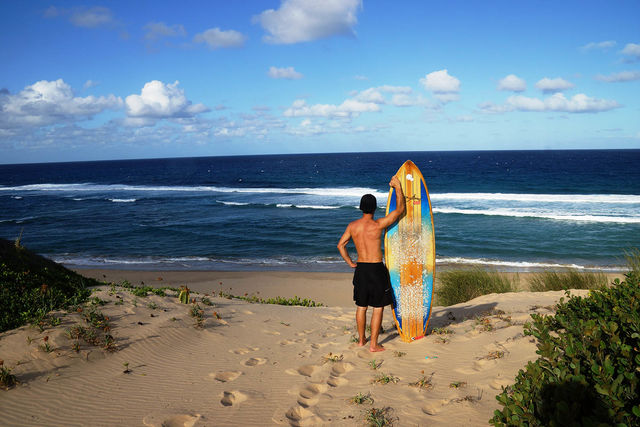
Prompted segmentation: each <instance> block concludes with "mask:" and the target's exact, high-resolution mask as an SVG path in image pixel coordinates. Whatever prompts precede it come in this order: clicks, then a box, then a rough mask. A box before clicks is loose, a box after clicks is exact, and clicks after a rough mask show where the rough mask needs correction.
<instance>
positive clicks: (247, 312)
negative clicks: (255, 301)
mask: <svg viewBox="0 0 640 427" xmlns="http://www.w3.org/2000/svg"><path fill="white" fill-rule="evenodd" d="M242 312H243V313H244V314H255V313H254V312H253V311H251V310H242Z"/></svg>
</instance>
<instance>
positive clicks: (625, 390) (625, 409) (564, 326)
mask: <svg viewBox="0 0 640 427" xmlns="http://www.w3.org/2000/svg"><path fill="white" fill-rule="evenodd" d="M567 295H569V294H568V293H567ZM532 318H533V323H532V324H527V325H525V335H533V336H534V337H536V338H537V340H538V343H537V347H538V350H537V353H538V354H539V355H540V357H539V358H538V359H537V360H536V361H534V362H529V363H528V364H527V366H526V367H525V368H524V369H522V370H520V371H519V373H518V375H517V377H516V382H515V384H514V385H512V386H509V387H507V388H506V389H504V391H503V392H502V393H501V394H499V395H498V396H496V399H497V400H498V402H500V404H501V405H502V406H503V408H502V410H496V411H495V414H494V417H493V418H492V419H491V420H490V422H491V423H493V424H494V425H530V426H573V425H576V426H578V425H592V426H596V425H628V426H630V425H638V420H640V271H637V270H633V269H632V270H631V271H630V272H629V273H628V274H627V275H626V280H625V281H623V282H620V281H619V280H617V279H616V281H615V282H614V283H613V286H612V287H611V288H603V289H600V290H596V291H592V292H591V293H590V295H589V296H588V297H585V298H582V297H570V298H569V299H568V300H567V301H566V302H565V301H564V300H560V303H559V304H558V309H557V312H556V314H555V315H553V316H541V315H537V314H534V315H532Z"/></svg>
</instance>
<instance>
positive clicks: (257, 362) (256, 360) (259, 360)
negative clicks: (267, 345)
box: [242, 357, 267, 366]
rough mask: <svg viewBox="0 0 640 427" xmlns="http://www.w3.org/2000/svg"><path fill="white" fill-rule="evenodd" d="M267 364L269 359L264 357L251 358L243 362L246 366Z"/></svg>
mask: <svg viewBox="0 0 640 427" xmlns="http://www.w3.org/2000/svg"><path fill="white" fill-rule="evenodd" d="M265 363H267V359H265V358H262V357H251V358H249V359H247V360H245V361H243V362H242V364H243V365H244V366H258V365H264V364H265Z"/></svg>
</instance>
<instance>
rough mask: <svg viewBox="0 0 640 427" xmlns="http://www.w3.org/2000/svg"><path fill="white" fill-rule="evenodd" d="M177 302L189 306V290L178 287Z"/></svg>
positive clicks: (184, 287)
mask: <svg viewBox="0 0 640 427" xmlns="http://www.w3.org/2000/svg"><path fill="white" fill-rule="evenodd" d="M178 300H179V301H180V302H181V303H183V304H189V288H187V287H186V286H180V293H179V294H178Z"/></svg>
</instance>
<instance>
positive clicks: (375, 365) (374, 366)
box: [369, 359, 382, 371]
mask: <svg viewBox="0 0 640 427" xmlns="http://www.w3.org/2000/svg"><path fill="white" fill-rule="evenodd" d="M380 366H382V360H380V361H377V360H376V359H373V360H370V361H369V367H370V368H371V369H373V370H374V371H375V370H377V369H378V368H379V367H380Z"/></svg>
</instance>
